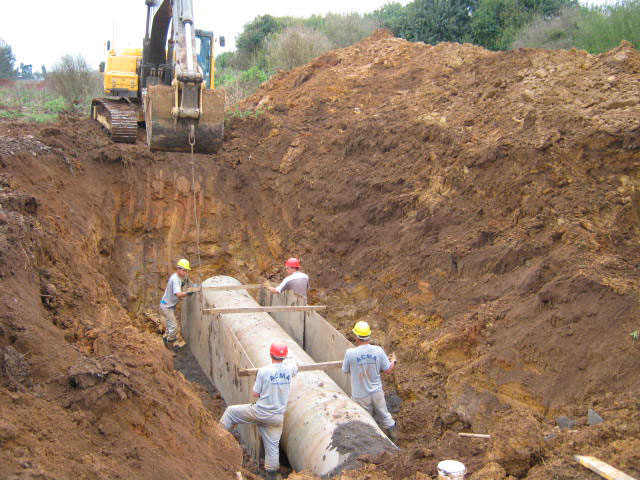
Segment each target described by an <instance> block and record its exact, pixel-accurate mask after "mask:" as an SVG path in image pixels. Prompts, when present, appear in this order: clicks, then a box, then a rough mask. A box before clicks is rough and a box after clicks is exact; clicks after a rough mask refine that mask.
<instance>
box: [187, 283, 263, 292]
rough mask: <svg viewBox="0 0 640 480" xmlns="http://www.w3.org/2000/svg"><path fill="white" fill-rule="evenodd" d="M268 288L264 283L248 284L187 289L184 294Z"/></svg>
mask: <svg viewBox="0 0 640 480" xmlns="http://www.w3.org/2000/svg"><path fill="white" fill-rule="evenodd" d="M262 287H265V288H268V287H269V285H266V284H264V283H250V284H247V285H216V286H213V287H204V288H203V287H200V286H198V287H189V288H186V289H185V290H184V291H185V292H186V293H197V292H201V291H202V290H206V291H209V292H210V291H216V290H218V291H224V290H255V289H256V288H262Z"/></svg>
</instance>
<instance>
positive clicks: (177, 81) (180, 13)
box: [91, 0, 224, 153]
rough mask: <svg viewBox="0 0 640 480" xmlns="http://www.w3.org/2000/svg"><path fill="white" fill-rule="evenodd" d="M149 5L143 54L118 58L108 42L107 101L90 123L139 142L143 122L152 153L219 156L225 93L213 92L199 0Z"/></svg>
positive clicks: (100, 101) (96, 105)
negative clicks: (196, 10)
mask: <svg viewBox="0 0 640 480" xmlns="http://www.w3.org/2000/svg"><path fill="white" fill-rule="evenodd" d="M145 4H146V6H147V22H146V33H145V37H144V40H143V48H142V49H139V48H137V49H132V48H130V49H124V50H123V51H121V52H120V53H119V54H117V53H116V51H115V50H111V45H110V42H107V50H108V55H107V61H106V63H102V64H101V65H100V71H101V72H103V73H104V94H105V96H104V97H102V98H95V99H93V101H92V102H91V117H92V118H93V119H94V120H96V121H98V122H99V123H100V124H102V125H103V126H104V127H105V128H106V129H107V130H108V131H109V133H110V134H111V137H112V139H113V140H114V141H115V142H127V143H135V141H136V137H137V129H138V123H142V122H144V124H145V128H146V131H147V143H148V144H149V148H150V149H151V150H159V151H173V152H188V151H191V148H193V149H194V151H195V152H197V153H215V152H216V151H217V150H218V147H220V144H221V143H222V138H223V136H224V92H223V91H221V90H216V89H215V88H214V54H213V44H214V36H213V33H211V32H207V31H203V30H195V29H194V26H193V2H192V0H145ZM219 43H220V45H221V46H224V37H220V38H219Z"/></svg>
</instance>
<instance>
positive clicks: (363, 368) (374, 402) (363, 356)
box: [342, 322, 396, 442]
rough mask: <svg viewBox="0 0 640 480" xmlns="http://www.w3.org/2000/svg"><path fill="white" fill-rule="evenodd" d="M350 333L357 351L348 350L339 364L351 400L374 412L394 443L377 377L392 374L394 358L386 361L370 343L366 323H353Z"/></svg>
mask: <svg viewBox="0 0 640 480" xmlns="http://www.w3.org/2000/svg"><path fill="white" fill-rule="evenodd" d="M352 332H353V334H354V335H355V337H356V347H355V348H349V349H348V350H347V352H346V353H345V355H344V361H343V362H342V371H343V372H344V373H348V374H351V398H352V399H353V400H354V401H355V402H356V403H358V404H359V405H360V406H362V407H363V408H364V409H365V410H366V411H367V412H369V414H370V415H373V412H374V411H375V412H376V413H377V414H378V416H379V417H380V418H381V419H382V428H383V429H384V430H385V431H386V433H387V435H388V436H389V438H390V439H391V440H393V441H394V442H395V440H396V434H395V433H396V422H395V420H394V419H393V417H392V416H391V414H390V413H389V411H388V410H387V403H386V401H385V399H384V392H383V391H382V379H381V377H380V372H383V373H391V371H392V370H393V367H395V365H396V358H395V355H393V354H391V358H389V357H387V354H386V353H385V352H384V350H383V349H382V347H379V346H377V345H371V344H370V343H369V339H370V337H371V328H370V327H369V324H368V323H367V322H358V323H356V324H355V326H354V327H353V330H352Z"/></svg>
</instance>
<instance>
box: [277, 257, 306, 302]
mask: <svg viewBox="0 0 640 480" xmlns="http://www.w3.org/2000/svg"><path fill="white" fill-rule="evenodd" d="M284 266H285V268H286V269H287V276H286V277H285V279H284V280H282V283H280V285H278V286H277V287H275V288H271V291H272V292H273V293H282V292H284V291H285V290H291V291H293V292H295V293H296V294H298V295H300V296H302V297H304V299H305V301H306V299H307V292H308V291H309V276H308V275H307V274H306V273H303V272H301V271H300V260H298V259H297V258H294V257H291V258H289V259H288V260H287V261H286V262H284Z"/></svg>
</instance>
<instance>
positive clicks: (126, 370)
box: [0, 32, 640, 480]
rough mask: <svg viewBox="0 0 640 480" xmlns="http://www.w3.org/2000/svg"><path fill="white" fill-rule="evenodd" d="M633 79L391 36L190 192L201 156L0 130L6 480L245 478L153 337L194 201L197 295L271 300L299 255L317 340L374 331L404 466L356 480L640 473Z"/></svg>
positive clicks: (254, 110)
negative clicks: (321, 320) (585, 463)
mask: <svg viewBox="0 0 640 480" xmlns="http://www.w3.org/2000/svg"><path fill="white" fill-rule="evenodd" d="M639 71H640V55H639V54H638V52H636V51H635V50H633V49H632V48H631V47H630V45H628V44H623V45H621V46H620V47H619V48H617V49H615V50H613V51H611V52H609V53H606V54H603V55H600V56H591V55H588V54H586V53H584V52H579V51H539V50H516V51H513V52H499V53H494V52H488V51H486V50H483V49H481V48H479V47H474V46H471V45H457V44H440V45H438V46H435V47H433V46H428V45H423V44H414V43H409V42H405V41H402V40H398V39H394V38H391V37H389V36H388V35H386V34H385V33H384V32H379V33H377V34H376V35H374V36H373V37H370V38H368V39H366V40H365V41H363V42H361V43H359V44H357V45H354V46H352V47H349V48H346V49H342V50H337V51H334V52H331V53H329V54H327V55H325V56H323V57H321V58H319V59H317V60H316V61H315V62H314V63H312V64H310V65H306V66H304V67H300V68H298V69H295V70H292V71H291V72H285V73H280V74H278V75H277V76H276V77H275V78H274V79H272V80H271V81H270V82H268V83H267V84H265V85H264V86H263V87H261V89H260V90H259V91H258V92H257V93H256V94H255V95H254V96H253V97H251V98H249V99H247V100H246V101H244V102H243V103H242V104H240V105H238V106H237V107H236V111H235V113H230V114H229V120H228V122H227V133H226V138H225V143H224V146H223V149H222V150H221V151H220V152H219V153H218V155H216V156H201V155H199V156H197V157H196V162H195V165H194V179H195V181H192V170H191V165H190V159H189V156H188V155H180V154H151V153H149V152H147V151H146V147H145V145H144V143H143V142H142V141H140V142H138V144H137V145H134V146H129V145H114V144H112V143H111V142H110V140H109V139H108V138H107V137H106V136H105V135H104V133H103V132H101V130H100V129H99V128H98V127H97V126H96V125H93V124H91V123H90V122H88V121H86V120H84V119H73V118H69V119H65V120H64V121H61V122H59V123H58V124H56V125H51V126H46V127H37V126H28V125H23V124H17V123H10V122H3V123H0V166H1V168H2V169H1V171H0V174H1V176H2V185H1V186H2V191H1V192H0V205H1V206H2V212H1V215H0V242H2V249H1V250H0V253H1V255H0V265H1V266H2V269H1V270H0V272H1V273H2V278H1V280H0V281H1V282H2V285H3V288H2V289H1V290H0V302H1V304H2V305H3V306H4V308H3V312H4V313H2V315H1V316H0V353H1V355H0V359H1V366H2V369H1V370H0V371H1V373H2V377H0V378H1V380H2V384H3V386H4V388H0V396H1V397H2V398H1V399H0V409H1V411H2V415H1V416H0V418H1V419H2V420H0V477H2V478H4V477H11V476H14V477H15V478H24V477H25V476H26V478H29V475H30V476H31V477H33V478H35V477H36V476H38V475H40V478H67V477H70V476H72V475H75V476H78V477H80V478H118V477H123V478H124V477H131V478H152V477H153V478H184V477H186V478H234V474H233V472H234V471H235V470H239V469H240V468H241V451H240V449H239V447H238V445H237V444H236V443H235V442H234V440H233V439H232V438H231V437H230V436H229V435H227V434H226V433H224V432H222V431H220V430H219V428H218V427H217V426H216V425H215V416H216V415H218V414H219V409H218V410H216V409H215V408H214V410H213V411H207V409H206V408H205V407H204V406H203V403H202V400H201V398H200V394H201V392H200V391H199V390H198V389H196V388H195V387H194V386H193V385H191V384H189V383H188V382H186V381H185V380H184V378H183V377H182V376H181V375H180V374H178V373H176V372H175V371H174V370H173V369H172V358H171V356H170V355H169V354H168V353H167V352H166V351H165V350H164V349H163V347H162V344H161V342H160V340H159V337H158V335H157V332H154V328H155V327H154V326H153V323H152V322H151V321H150V320H149V314H148V313H146V312H149V310H154V309H155V305H156V304H157V302H158V298H159V296H160V295H161V292H162V289H163V288H164V283H165V282H166V277H167V275H168V274H169V273H170V271H171V266H172V264H173V262H174V261H175V259H176V258H179V257H181V256H187V257H189V258H190V259H192V261H193V262H194V263H195V264H196V265H197V264H198V263H199V262H198V261H197V253H196V237H197V235H196V228H195V219H194V214H193V210H194V198H195V202H196V207H197V212H198V218H199V223H200V227H201V232H200V252H201V260H202V263H201V265H200V266H199V268H197V269H196V270H195V271H194V274H193V275H192V277H195V278H196V280H197V279H198V278H200V279H202V278H206V277H207V276H209V275H211V274H228V275H234V276H237V277H238V278H240V279H241V280H246V281H250V282H254V281H259V280H262V279H264V278H268V279H273V280H275V279H276V278H277V277H279V276H280V275H281V273H282V272H281V271H280V270H281V269H280V265H281V262H282V260H283V258H285V257H287V256H290V255H296V256H300V257H301V259H302V261H303V264H304V266H305V269H306V271H307V272H308V273H309V274H310V275H311V277H312V283H313V287H314V289H315V290H314V292H313V295H312V299H311V300H312V301H318V302H323V303H324V302H326V303H328V304H329V305H330V306H332V307H333V308H332V309H331V310H330V313H329V315H328V318H329V320H330V321H332V323H334V324H335V325H336V326H337V327H338V328H340V329H341V330H342V331H343V332H345V333H347V332H348V331H349V330H350V328H351V326H352V324H353V322H355V321H356V320H358V319H366V320H368V321H369V322H370V323H371V324H372V326H373V328H374V337H375V340H376V341H378V342H379V343H380V344H382V345H383V346H384V347H385V348H386V350H387V351H395V352H396V354H397V355H398V357H399V360H400V363H399V365H398V368H397V370H396V371H395V372H394V373H393V374H392V377H391V378H390V379H387V382H386V387H387V390H388V392H387V393H390V394H396V395H398V396H399V398H400V399H401V404H400V405H399V411H398V412H397V413H396V414H395V416H396V418H397V419H398V423H399V426H400V434H399V435H400V440H399V445H400V446H401V447H402V450H401V453H400V454H398V455H383V456H381V457H379V458H365V459H363V462H362V465H361V467H360V468H359V469H358V470H356V471H354V472H348V473H345V474H343V475H342V478H343V479H345V480H346V479H364V478H369V479H377V478H380V479H382V478H393V479H400V478H411V479H426V478H434V477H435V476H436V474H437V472H436V468H435V466H436V464H437V462H438V461H439V460H442V459H445V458H456V459H459V460H461V461H463V462H464V463H465V464H466V465H467V468H468V470H469V472H470V473H472V474H473V475H472V478H477V479H481V478H508V476H512V477H513V478H529V479H543V478H545V479H546V478H563V479H564V478H566V479H574V478H575V479H577V478H594V479H595V478H598V477H597V476H596V475H595V474H591V473H589V472H588V471H586V470H585V469H584V468H583V467H580V466H578V465H576V464H575V462H574V461H573V460H572V455H573V454H585V455H595V456H597V457H599V458H601V459H603V460H605V461H607V462H609V463H611V464H613V465H615V466H617V467H618V468H620V469H622V470H624V471H626V472H627V473H629V474H631V475H633V474H635V475H636V476H637V475H640V453H639V452H640V413H639V411H640V404H639V403H638V400H637V399H638V393H640V377H639V376H638V371H640V342H637V341H634V340H633V338H632V336H631V335H630V333H631V332H633V331H635V330H638V329H640V316H639V307H638V301H637V300H638V287H639V278H640V260H639V259H640V245H639V244H638V233H639V227H640V194H639V193H638V186H639V185H640V169H639V167H640V154H639V148H640V115H639V114H640V105H639V100H638V94H639V93H640V92H639V86H640V79H639V78H640V77H638V73H639ZM192 185H193V187H192ZM589 407H591V408H594V409H595V410H596V411H597V412H598V413H599V414H600V415H601V416H602V417H603V418H604V420H605V421H604V423H601V424H599V425H594V426H588V425H587V424H586V423H587V422H586V415H587V409H588V408H589ZM559 415H566V416H569V417H571V418H572V419H574V420H576V421H577V425H576V426H575V427H573V429H571V430H562V431H560V430H558V429H557V428H554V418H555V417H557V416H559ZM463 430H465V431H475V432H479V433H491V434H492V439H491V440H490V441H489V442H488V441H487V440H479V439H466V438H461V437H459V436H458V435H457V433H456V432H458V431H463ZM245 474H246V475H247V476H249V475H251V474H250V473H247V472H245ZM300 478H304V475H302V476H300Z"/></svg>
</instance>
